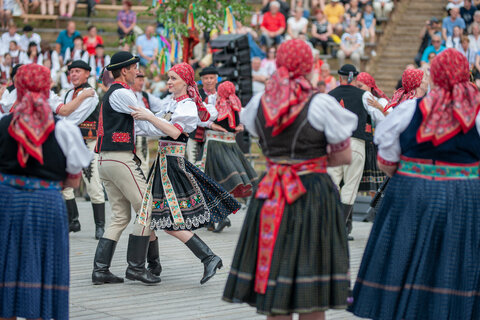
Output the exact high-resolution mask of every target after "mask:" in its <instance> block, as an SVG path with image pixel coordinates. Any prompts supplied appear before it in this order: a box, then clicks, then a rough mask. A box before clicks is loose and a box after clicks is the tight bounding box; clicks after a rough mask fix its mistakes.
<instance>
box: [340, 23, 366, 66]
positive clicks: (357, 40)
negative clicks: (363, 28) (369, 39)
mask: <svg viewBox="0 0 480 320" xmlns="http://www.w3.org/2000/svg"><path fill="white" fill-rule="evenodd" d="M362 54H363V38H362V35H361V34H360V32H358V24H357V23H355V22H352V23H351V24H350V26H349V27H348V29H347V30H346V32H345V33H344V34H343V35H342V39H341V43H340V49H339V50H338V51H337V58H338V64H339V65H340V66H343V65H344V64H345V58H350V59H351V60H352V63H353V64H354V65H355V68H357V70H360V58H361V57H362Z"/></svg>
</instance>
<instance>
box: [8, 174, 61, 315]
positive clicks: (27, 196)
mask: <svg viewBox="0 0 480 320" xmlns="http://www.w3.org/2000/svg"><path fill="white" fill-rule="evenodd" d="M8 177H10V178H11V177H16V178H14V179H10V182H13V184H16V185H13V184H12V183H8V182H7V179H8ZM35 181H36V182H35ZM54 184H56V185H57V186H56V187H55V186H54ZM0 194H1V196H0V317H1V318H10V317H22V318H27V319H38V318H41V319H58V320H63V319H68V287H69V262H68V259H69V257H68V218H67V211H66V207H65V201H64V200H63V197H62V195H61V193H60V185H59V184H58V183H53V184H52V185H50V186H49V183H48V182H45V181H44V180H40V179H34V178H30V179H28V181H26V180H25V179H23V177H19V176H6V175H0Z"/></svg>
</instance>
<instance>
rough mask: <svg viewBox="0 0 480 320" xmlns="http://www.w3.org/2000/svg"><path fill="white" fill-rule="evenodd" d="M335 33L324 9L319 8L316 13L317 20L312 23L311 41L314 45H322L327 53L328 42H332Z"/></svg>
mask: <svg viewBox="0 0 480 320" xmlns="http://www.w3.org/2000/svg"><path fill="white" fill-rule="evenodd" d="M332 34H333V27H332V25H331V24H330V22H328V20H327V18H326V17H325V15H324V14H323V11H322V10H320V9H319V10H317V12H316V14H315V21H313V23H312V37H311V38H310V42H311V43H312V44H313V46H314V47H316V46H318V45H320V46H322V49H323V53H324V54H327V49H328V43H329V42H332V38H331V35H332Z"/></svg>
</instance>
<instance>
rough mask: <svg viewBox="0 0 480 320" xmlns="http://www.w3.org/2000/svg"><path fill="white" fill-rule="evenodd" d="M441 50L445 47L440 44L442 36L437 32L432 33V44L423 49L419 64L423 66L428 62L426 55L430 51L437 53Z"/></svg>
mask: <svg viewBox="0 0 480 320" xmlns="http://www.w3.org/2000/svg"><path fill="white" fill-rule="evenodd" d="M443 50H445V47H444V46H443V45H442V38H441V37H440V36H439V35H438V34H435V35H433V37H432V44H431V45H429V46H428V47H426V48H425V51H423V55H422V60H421V65H422V66H423V65H424V64H425V63H429V60H428V56H429V55H430V53H432V52H434V53H435V54H436V55H438V54H439V53H440V52H442V51H443Z"/></svg>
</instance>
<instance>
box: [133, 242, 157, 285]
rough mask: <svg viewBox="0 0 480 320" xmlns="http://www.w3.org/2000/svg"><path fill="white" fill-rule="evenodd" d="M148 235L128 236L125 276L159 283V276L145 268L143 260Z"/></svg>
mask: <svg viewBox="0 0 480 320" xmlns="http://www.w3.org/2000/svg"><path fill="white" fill-rule="evenodd" d="M149 239H150V236H145V237H142V236H134V235H133V234H131V235H130V237H129V238H128V249H127V262H128V267H127V271H126V272H125V277H126V278H127V279H129V280H138V281H141V282H143V283H147V284H153V283H159V282H160V281H161V280H160V278H159V277H157V276H154V275H153V274H152V273H151V272H150V271H148V270H147V269H146V268H145V260H146V259H147V251H148V245H149V242H150V241H149Z"/></svg>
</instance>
